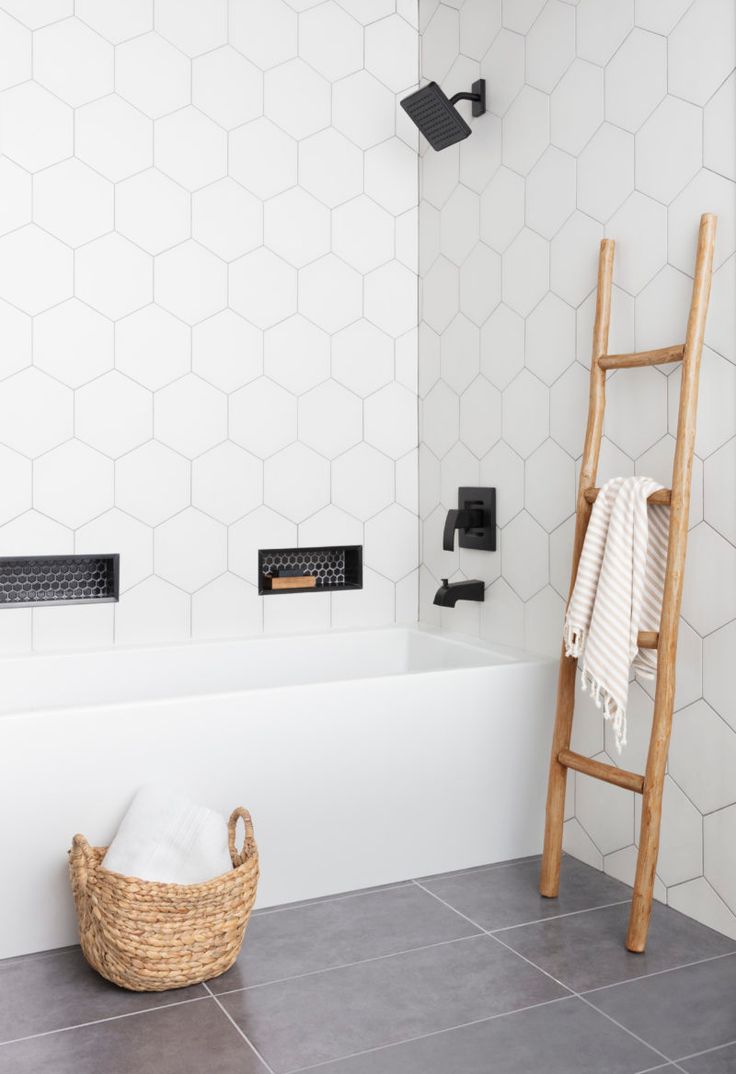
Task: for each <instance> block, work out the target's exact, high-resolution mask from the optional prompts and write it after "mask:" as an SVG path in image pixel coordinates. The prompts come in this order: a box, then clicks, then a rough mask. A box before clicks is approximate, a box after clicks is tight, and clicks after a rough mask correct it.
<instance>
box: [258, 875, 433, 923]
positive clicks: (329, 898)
mask: <svg viewBox="0 0 736 1074" xmlns="http://www.w3.org/2000/svg"><path fill="white" fill-rule="evenodd" d="M413 883H414V881H413V880H397V882H396V883H395V884H386V885H385V887H380V888H375V889H373V890H371V889H370V888H368V889H366V890H365V891H345V892H343V893H342V894H338V895H321V896H318V897H317V898H315V899H302V900H300V901H299V903H298V905H296V906H294V905H291V906H290V905H289V904H288V903H287V905H286V906H264V907H263V909H262V910H258V909H257V910H255V911H254V912H253V919H254V920H255V919H256V918H257V917H267V916H268V915H269V914H290V913H298V912H299V911H300V910H310V909H311V908H312V907H313V906H321V905H322V904H323V903H328V902H341V901H342V900H345V899H358V898H361V897H364V896H367V895H383V894H384V892H387V891H398V890H399V889H400V888H408V887H411V885H412V884H413Z"/></svg>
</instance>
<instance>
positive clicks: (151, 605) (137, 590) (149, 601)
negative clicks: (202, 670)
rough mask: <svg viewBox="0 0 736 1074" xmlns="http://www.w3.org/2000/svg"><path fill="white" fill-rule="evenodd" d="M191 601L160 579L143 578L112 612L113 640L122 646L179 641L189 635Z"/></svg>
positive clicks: (184, 594)
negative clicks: (113, 619)
mask: <svg viewBox="0 0 736 1074" xmlns="http://www.w3.org/2000/svg"><path fill="white" fill-rule="evenodd" d="M190 611H191V600H190V598H189V596H188V595H187V594H186V593H182V591H181V590H180V589H177V588H176V586H173V585H169V583H168V582H164V581H163V579H161V578H156V577H151V578H146V580H145V581H144V582H141V583H140V585H137V586H134V588H133V589H131V590H130V592H128V593H126V594H125V596H124V598H123V599H122V600H121V601H120V604H119V605H118V606H117V608H116V609H115V640H116V641H117V642H119V643H121V644H123V645H132V644H136V645H143V644H146V643H147V642H161V641H166V642H168V643H169V644H171V642H172V641H180V640H181V641H183V640H184V639H186V638H189V636H190Z"/></svg>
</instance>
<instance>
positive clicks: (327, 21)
mask: <svg viewBox="0 0 736 1074" xmlns="http://www.w3.org/2000/svg"><path fill="white" fill-rule="evenodd" d="M379 25H380V23H379ZM404 25H406V24H404ZM407 30H409V27H408V26H407ZM409 32H411V31H409ZM414 40H415V41H416V38H414ZM336 42H339V47H336ZM299 55H300V56H302V57H303V58H304V59H305V60H306V61H307V63H308V64H310V65H311V66H312V67H314V69H315V70H316V71H319V73H320V74H321V75H323V76H324V77H325V78H326V79H328V80H329V81H330V82H334V81H335V80H336V79H338V78H344V77H345V75H349V74H352V72H353V71H357V70H359V69H360V68H361V67H362V66H363V32H362V30H361V28H360V25H359V24H358V23H357V22H356V21H355V19H353V18H351V17H350V15H348V14H347V13H346V12H345V11H344V10H343V9H342V8H340V7H338V5H337V4H336V3H334V0H328V2H327V3H326V4H320V5H319V6H317V7H313V8H312V9H311V10H310V11H305V12H304V14H303V15H302V17H301V19H300V20H299ZM368 66H370V65H368ZM375 73H376V74H378V72H375ZM379 77H380V76H379ZM403 85H408V83H403ZM397 88H399V89H401V87H397Z"/></svg>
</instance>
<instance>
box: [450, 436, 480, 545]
mask: <svg viewBox="0 0 736 1074" xmlns="http://www.w3.org/2000/svg"><path fill="white" fill-rule="evenodd" d="M479 481H480V467H479V465H478V459H477V457H476V456H475V455H473V454H472V452H471V451H469V450H468V448H466V446H465V444H463V443H457V444H453V445H452V447H451V448H450V450H449V451H448V452H447V454H446V455H445V457H444V458H443V460H442V462H441V463H440V502H441V504H442V506H443V507H444V506H448V507H455V506H456V505H457V496H458V489H459V488H460V487H461V486H462V485H470V486H473V487H474V486H476V485H478V484H479ZM464 554H465V553H464V552H462V551H460V550H459V549H458V564H460V562H461V557H462V556H464ZM476 558H478V557H476Z"/></svg>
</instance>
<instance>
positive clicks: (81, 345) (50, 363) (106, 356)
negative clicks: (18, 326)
mask: <svg viewBox="0 0 736 1074" xmlns="http://www.w3.org/2000/svg"><path fill="white" fill-rule="evenodd" d="M33 362H34V365H36V366H38V368H40V369H43V370H45V371H46V372H47V373H50V374H51V375H52V376H53V377H56V379H57V380H60V381H62V382H63V383H64V384H68V385H69V387H70V388H77V387H79V385H80V384H85V383H86V382H87V381H88V380H92V378H93V377H96V376H98V375H99V374H100V373H104V372H105V370H107V369H110V368H112V364H113V325H112V323H111V322H110V321H109V320H108V319H107V318H106V317H103V316H102V315H101V314H99V313H97V312H96V311H95V310H93V309H91V308H90V307H89V306H85V304H84V303H83V302H80V301H79V300H78V299H76V298H70V299H69V301H68V302H62V303H61V305H59V306H54V307H53V308H52V309H50V310H46V311H45V313H41V314H39V315H38V316H37V317H36V318H35V321H34V328H33Z"/></svg>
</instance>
